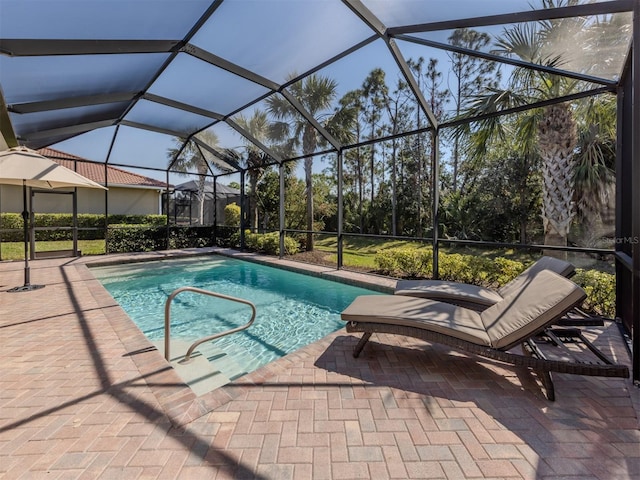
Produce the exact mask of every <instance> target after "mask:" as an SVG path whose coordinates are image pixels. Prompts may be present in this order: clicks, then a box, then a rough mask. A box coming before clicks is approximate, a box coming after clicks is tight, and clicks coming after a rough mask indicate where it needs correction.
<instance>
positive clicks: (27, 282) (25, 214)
mask: <svg viewBox="0 0 640 480" xmlns="http://www.w3.org/2000/svg"><path fill="white" fill-rule="evenodd" d="M22 203H23V206H24V210H23V211H22V223H23V224H24V285H22V286H21V287H13V288H11V289H9V290H8V291H9V292H28V291H30V290H37V289H39V288H43V287H44V285H31V268H30V267H29V225H28V224H27V221H28V220H29V211H28V209H27V182H26V181H25V180H22Z"/></svg>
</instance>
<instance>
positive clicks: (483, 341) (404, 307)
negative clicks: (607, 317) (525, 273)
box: [342, 270, 586, 350]
mask: <svg viewBox="0 0 640 480" xmlns="http://www.w3.org/2000/svg"><path fill="white" fill-rule="evenodd" d="M585 298H586V294H585V293H584V291H583V290H582V289H581V288H580V287H579V286H578V285H576V284H575V283H573V282H572V281H570V280H567V279H566V278H564V277H562V276H560V275H558V274H556V273H554V272H550V271H548V270H542V271H540V272H538V273H537V274H536V275H534V276H532V277H531V278H530V279H529V281H528V282H527V283H526V284H524V285H523V286H522V288H521V290H520V291H517V292H513V293H512V294H510V295H508V296H507V297H506V298H503V299H502V300H500V301H499V302H498V303H496V304H495V305H494V306H492V307H490V308H488V309H487V310H485V311H484V312H482V313H479V312H476V311H475V310H472V309H468V308H464V307H459V306H456V305H453V304H449V303H444V302H438V301H435V300H430V299H424V298H418V297H407V296H401V295H363V296H360V297H357V298H356V299H355V300H354V301H353V303H352V304H351V305H349V306H348V307H347V308H346V309H345V310H344V311H343V312H342V319H343V320H345V321H353V322H362V323H373V324H375V323H386V324H393V325H403V326H408V327H414V328H421V329H425V330H430V331H433V332H437V333H442V334H445V335H449V336H451V337H453V338H457V339H460V340H465V341H468V342H471V343H474V344H476V345H481V346H487V347H492V348H495V349H500V350H506V349H508V348H511V347H512V346H514V345H517V344H519V343H521V342H522V341H524V340H526V339H527V338H529V337H530V336H531V335H533V334H534V333H536V332H538V331H541V330H543V329H544V327H545V326H547V325H548V324H550V323H552V322H553V321H554V320H556V319H558V318H559V317H560V316H562V315H563V314H564V313H566V312H567V311H568V310H570V309H571V308H572V307H573V306H575V305H576V304H578V303H580V302H581V301H583V300H584V299H585Z"/></svg>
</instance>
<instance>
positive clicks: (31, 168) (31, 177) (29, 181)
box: [0, 147, 107, 292]
mask: <svg viewBox="0 0 640 480" xmlns="http://www.w3.org/2000/svg"><path fill="white" fill-rule="evenodd" d="M0 184H4V185H22V201H23V203H24V211H23V212H22V219H23V223H24V285H22V286H20V287H14V288H11V289H9V292H27V291H30V290H36V289H38V288H42V287H44V285H31V283H30V275H29V241H28V226H27V220H28V219H29V212H28V210H27V187H37V188H47V189H53V188H75V187H86V188H101V189H103V190H107V188H106V187H104V186H102V185H100V184H99V183H96V182H94V181H93V180H89V179H88V178H86V177H83V176H82V175H80V174H78V173H76V172H74V171H73V170H69V169H68V168H66V167H63V166H62V165H59V164H57V163H56V162H54V161H53V160H50V159H48V158H46V157H43V156H42V155H40V154H39V153H37V152H35V151H33V150H31V149H30V148H27V147H13V148H10V149H9V150H5V151H3V152H0Z"/></svg>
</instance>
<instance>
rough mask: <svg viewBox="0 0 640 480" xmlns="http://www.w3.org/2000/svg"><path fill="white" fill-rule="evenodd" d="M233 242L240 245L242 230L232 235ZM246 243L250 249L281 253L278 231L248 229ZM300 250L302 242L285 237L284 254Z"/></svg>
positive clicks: (267, 252) (234, 244) (245, 235)
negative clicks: (265, 231)
mask: <svg viewBox="0 0 640 480" xmlns="http://www.w3.org/2000/svg"><path fill="white" fill-rule="evenodd" d="M231 244H232V246H234V247H239V246H240V232H236V233H234V234H233V235H232V236H231ZM244 244H245V247H246V248H247V249H248V250H251V251H254V252H259V253H265V254H267V255H279V254H280V234H279V233H278V232H270V233H251V231H250V230H246V231H245V234H244ZM299 251H300V244H299V243H298V242H297V241H296V240H295V239H294V238H291V237H284V254H285V255H295V254H296V253H298V252H299Z"/></svg>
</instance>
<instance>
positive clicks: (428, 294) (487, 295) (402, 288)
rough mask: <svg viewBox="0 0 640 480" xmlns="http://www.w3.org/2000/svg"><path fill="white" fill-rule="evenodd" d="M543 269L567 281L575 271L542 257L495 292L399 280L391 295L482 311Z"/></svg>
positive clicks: (441, 282)
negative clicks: (426, 299)
mask: <svg viewBox="0 0 640 480" xmlns="http://www.w3.org/2000/svg"><path fill="white" fill-rule="evenodd" d="M542 270H550V271H552V272H555V273H557V274H559V275H562V276H563V277H567V278H569V277H571V276H572V275H573V274H574V272H575V268H574V267H573V265H572V264H570V263H569V262H565V261H564V260H560V259H558V258H553V257H542V258H540V259H539V260H538V261H537V262H535V263H534V264H533V265H531V266H530V267H529V268H527V269H526V270H525V271H524V272H522V273H521V274H520V275H518V276H517V277H516V278H514V279H513V280H511V281H510V282H508V283H506V284H505V285H504V286H502V287H500V288H499V289H498V290H491V289H489V288H484V287H479V286H477V285H471V284H468V283H460V282H448V281H445V280H399V281H398V283H397V284H396V288H395V291H394V294H395V295H408V296H411V297H420V298H429V299H431V300H439V301H441V302H446V303H453V304H454V305H459V306H461V307H466V308H471V309H473V310H477V311H482V310H485V309H487V308H489V307H490V306H492V305H495V304H496V303H497V302H499V301H500V300H502V299H503V298H504V297H506V296H507V295H509V294H510V293H512V292H515V291H517V290H520V289H521V288H522V287H523V286H524V285H525V284H526V283H527V282H528V280H529V279H530V278H531V277H532V276H534V275H535V274H537V273H538V272H540V271H542Z"/></svg>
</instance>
